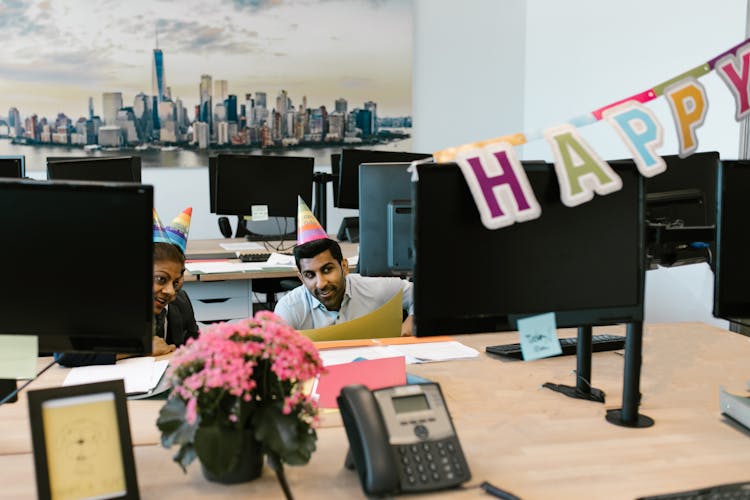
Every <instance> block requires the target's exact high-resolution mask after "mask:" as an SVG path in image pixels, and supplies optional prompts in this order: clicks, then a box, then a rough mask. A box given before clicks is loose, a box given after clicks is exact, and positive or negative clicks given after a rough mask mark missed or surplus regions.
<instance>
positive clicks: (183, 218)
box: [154, 207, 193, 253]
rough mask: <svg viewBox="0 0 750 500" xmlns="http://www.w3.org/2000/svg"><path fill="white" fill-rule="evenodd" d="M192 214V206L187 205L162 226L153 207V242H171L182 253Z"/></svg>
mask: <svg viewBox="0 0 750 500" xmlns="http://www.w3.org/2000/svg"><path fill="white" fill-rule="evenodd" d="M192 215H193V208H192V207H187V208H186V209H185V210H183V211H182V212H181V213H180V215H178V216H177V217H175V218H174V219H173V220H172V223H171V224H170V225H168V226H164V224H162V223H161V220H160V219H159V215H158V214H157V213H156V209H154V243H156V242H161V243H171V244H172V245H174V246H176V247H177V248H179V249H180V251H181V252H182V253H185V250H186V248H187V237H188V232H189V231H190V218H191V216H192Z"/></svg>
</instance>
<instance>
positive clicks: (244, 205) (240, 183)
mask: <svg viewBox="0 0 750 500" xmlns="http://www.w3.org/2000/svg"><path fill="white" fill-rule="evenodd" d="M314 164H315V159H314V158H311V157H301V156H260V155H234V154H220V155H218V156H217V159H216V213H217V214H220V215H237V216H246V215H252V210H253V207H256V210H258V209H260V210H261V211H265V213H266V214H267V216H268V217H286V218H293V219H294V220H295V221H296V217H297V196H298V195H299V196H301V197H302V199H303V200H305V203H307V206H308V207H312V190H313V167H314ZM253 222H256V221H253ZM296 227H297V226H296V223H295V224H294V225H293V226H291V227H290V228H289V231H283V232H282V233H281V234H279V235H277V236H280V237H284V239H286V238H289V237H291V238H293V237H294V234H295V232H296Z"/></svg>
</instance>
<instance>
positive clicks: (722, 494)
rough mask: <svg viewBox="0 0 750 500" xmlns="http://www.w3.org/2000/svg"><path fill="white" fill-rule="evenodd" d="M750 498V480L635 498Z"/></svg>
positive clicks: (641, 499)
mask: <svg viewBox="0 0 750 500" xmlns="http://www.w3.org/2000/svg"><path fill="white" fill-rule="evenodd" d="M735 498H736V499H750V481H745V482H742V483H727V484H717V485H714V486H709V487H707V488H700V489H696V490H686V491H680V492H677V493H667V494H664V495H653V496H650V497H640V498H638V499H637V500H688V499H690V500H693V499H695V500H704V499H705V500H708V499H712V500H713V499H716V500H724V499H726V500H729V499H735Z"/></svg>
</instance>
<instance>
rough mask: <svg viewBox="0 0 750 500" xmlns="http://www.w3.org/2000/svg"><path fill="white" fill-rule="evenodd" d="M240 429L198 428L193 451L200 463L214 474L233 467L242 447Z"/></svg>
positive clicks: (212, 426) (241, 432) (214, 426)
mask: <svg viewBox="0 0 750 500" xmlns="http://www.w3.org/2000/svg"><path fill="white" fill-rule="evenodd" d="M242 434H243V431H242V430H241V429H231V428H227V427H219V426H216V425H211V426H202V427H199V428H198V430H197V431H196V433H195V451H196V453H197V454H198V457H199V458H200V459H201V463H202V464H203V465H204V466H205V467H206V469H208V470H209V471H211V472H212V473H214V474H217V475H218V474H221V473H223V472H226V471H228V470H230V469H231V468H232V467H234V465H235V463H236V462H237V458H238V457H239V454H240V451H241V450H242V447H243V445H244V440H243V439H242Z"/></svg>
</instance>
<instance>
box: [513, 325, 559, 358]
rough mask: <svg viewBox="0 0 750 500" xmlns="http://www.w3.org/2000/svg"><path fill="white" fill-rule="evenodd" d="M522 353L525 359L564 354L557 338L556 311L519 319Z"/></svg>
mask: <svg viewBox="0 0 750 500" xmlns="http://www.w3.org/2000/svg"><path fill="white" fill-rule="evenodd" d="M518 333H519V334H520V335H521V353H522V354H523V359H524V360H525V361H531V360H534V359H540V358H547V357H549V356H557V355H558V354H562V348H561V347H560V341H559V340H558V339H557V323H556V322H555V313H546V314H539V315H537V316H530V317H528V318H523V319H519V320H518Z"/></svg>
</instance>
